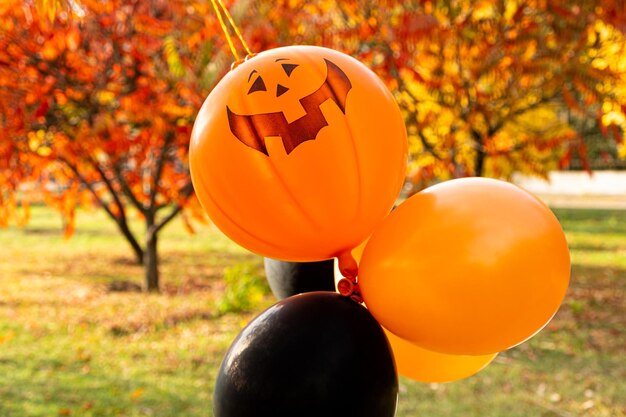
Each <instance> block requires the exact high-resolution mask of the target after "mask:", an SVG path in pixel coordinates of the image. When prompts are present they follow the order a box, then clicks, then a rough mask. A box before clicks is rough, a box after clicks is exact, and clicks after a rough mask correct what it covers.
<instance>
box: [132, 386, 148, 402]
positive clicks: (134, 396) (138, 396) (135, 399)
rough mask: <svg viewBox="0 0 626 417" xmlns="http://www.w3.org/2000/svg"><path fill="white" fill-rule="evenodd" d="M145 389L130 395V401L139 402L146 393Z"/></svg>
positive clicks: (138, 389)
mask: <svg viewBox="0 0 626 417" xmlns="http://www.w3.org/2000/svg"><path fill="white" fill-rule="evenodd" d="M144 391H145V389H143V388H137V389H136V390H134V391H133V392H131V393H130V399H131V400H133V401H137V400H138V399H139V398H140V397H141V396H142V395H143V393H144Z"/></svg>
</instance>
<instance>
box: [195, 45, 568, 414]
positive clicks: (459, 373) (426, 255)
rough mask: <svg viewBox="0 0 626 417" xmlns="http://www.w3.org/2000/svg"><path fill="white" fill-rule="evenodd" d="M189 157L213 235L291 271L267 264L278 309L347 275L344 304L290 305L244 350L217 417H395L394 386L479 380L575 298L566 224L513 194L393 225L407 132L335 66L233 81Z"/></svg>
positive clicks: (292, 60) (445, 194)
mask: <svg viewBox="0 0 626 417" xmlns="http://www.w3.org/2000/svg"><path fill="white" fill-rule="evenodd" d="M189 155H190V167H191V175H192V180H193V183H194V187H195V190H196V193H197V195H198V197H199V199H200V201H201V203H202V205H203V207H204V208H205V210H206V211H207V213H208V214H209V216H210V217H211V219H212V220H213V222H214V223H215V224H216V225H217V226H218V227H219V228H220V229H221V230H222V231H223V232H224V233H225V234H226V235H228V236H229V237H230V238H231V239H233V240H234V241H236V242H237V243H239V244H240V245H242V246H244V247H246V248H247V249H249V250H251V251H253V252H256V253H258V254H260V255H263V256H265V257H270V258H275V259H280V260H281V261H272V260H266V269H267V271H268V278H269V279H270V283H272V281H274V284H273V285H272V289H273V291H274V292H275V294H276V295H277V296H278V297H279V298H283V297H287V296H289V295H292V294H295V293H298V292H301V291H310V290H319V289H328V290H331V289H333V284H332V278H329V276H332V266H329V264H328V262H329V261H327V260H329V259H332V258H338V259H339V269H340V270H341V273H342V274H343V275H344V276H345V278H343V279H342V280H341V281H340V282H339V292H340V294H341V295H339V294H336V293H334V292H330V291H326V292H312V293H307V294H300V295H295V296H291V297H288V298H285V299H284V300H282V301H280V302H278V303H277V304H275V305H274V306H272V307H270V308H269V309H268V310H266V311H265V312H263V313H261V314H260V315H259V316H258V317H256V318H255V319H254V320H253V321H252V322H251V323H250V324H249V325H248V326H247V327H246V328H245V329H244V330H243V331H242V332H241V333H240V334H239V336H238V337H237V339H236V340H235V341H234V342H233V344H232V345H231V347H230V349H229V350H228V352H227V354H226V356H225V358H224V360H223V362H222V365H221V368H220V371H219V375H218V376H217V380H216V388H215V393H214V414H215V416H217V417H235V416H251V415H254V416H266V415H267V416H294V415H297V416H319V415H324V416H343V417H350V416H355V417H356V416H372V417H387V416H389V417H391V416H393V415H394V414H395V409H396V401H397V393H398V382H397V374H398V373H400V374H402V375H405V376H408V377H411V378H414V379H417V380H420V381H428V382H440V381H452V380H456V379H460V378H464V377H466V376H469V375H471V374H473V373H475V372H477V371H478V370H479V369H481V368H482V367H484V366H485V365H486V364H488V363H489V362H490V361H491V360H493V358H494V357H495V356H496V354H497V352H500V351H502V350H505V349H508V348H510V347H512V346H515V345H517V344H519V343H521V342H523V341H524V340H526V339H528V338H529V337H531V336H532V335H533V334H534V333H536V332H538V331H539V330H540V329H541V328H542V327H543V326H544V325H545V324H546V323H547V322H548V321H549V320H550V318H551V317H552V316H553V315H554V313H555V312H556V310H557V309H558V307H559V305H560V303H561V301H562V299H563V297H564V295H565V291H566V288H567V285H568V281H569V252H568V249H567V243H566V241H565V238H564V235H563V232H562V230H561V228H560V225H559V223H558V221H557V219H556V218H555V217H554V215H553V214H552V212H551V211H550V210H549V209H548V208H547V207H546V206H545V205H544V204H543V203H541V202H540V201H539V200H537V199H536V198H534V197H533V196H532V195H530V194H528V193H526V192H525V191H523V190H521V189H519V188H517V187H515V186H513V185H511V184H508V183H505V182H501V181H496V180H489V179H482V178H469V179H459V180H452V181H448V182H445V183H442V184H439V185H436V186H433V187H431V188H428V189H426V190H424V191H422V192H421V193H418V194H416V195H414V196H412V197H411V198H409V199H407V200H406V201H405V202H403V203H402V204H400V205H399V206H398V207H397V208H396V209H395V210H394V211H392V212H391V213H390V211H391V208H392V206H393V204H394V203H395V200H396V198H397V197H398V194H399V192H400V189H401V186H402V183H403V179H404V170H405V165H406V157H407V138H406V130H405V127H404V124H403V119H402V116H401V113H400V111H399V109H398V107H397V105H396V103H395V101H394V99H393V97H392V95H391V93H390V92H389V91H388V90H387V89H386V87H385V86H384V84H383V83H382V82H381V81H380V79H379V78H378V77H377V76H376V75H375V74H374V73H372V72H371V71H370V70H369V69H367V68H366V67H365V66H364V65H362V64H361V63H359V62H358V61H356V60H355V59H353V58H351V57H349V56H347V55H344V54H342V53H339V52H337V51H333V50H330V49H326V48H320V47H313V46H291V47H284V48H278V49H274V50H270V51H266V52H263V53H260V54H258V55H255V56H253V57H252V58H251V59H247V60H246V61H245V62H243V63H240V64H239V65H237V66H235V67H234V69H233V70H231V71H230V72H229V73H228V74H227V75H226V76H225V77H224V78H223V79H222V80H221V81H220V83H219V84H218V85H217V86H216V87H215V89H214V90H213V91H212V92H211V94H210V95H209V96H208V98H207V99H206V101H205V103H204V105H203V106H202V108H201V110H200V112H199V114H198V117H197V120H196V124H195V126H194V130H193V133H192V138H191V145H190V154H189ZM355 258H356V260H355ZM284 261H289V262H292V263H291V264H287V263H284ZM357 261H358V262H357ZM281 262H282V263H281ZM293 262H298V263H293ZM299 262H315V263H313V264H311V263H308V264H299ZM298 265H300V266H298ZM303 265H307V266H306V267H303ZM272 276H278V277H282V278H279V279H273V278H272ZM285 277H287V278H285ZM281 280H282V281H281ZM355 301H356V302H355ZM363 301H364V304H365V305H366V308H365V307H364V306H362V305H360V303H361V302H363ZM381 326H382V327H381ZM396 366H397V368H396Z"/></svg>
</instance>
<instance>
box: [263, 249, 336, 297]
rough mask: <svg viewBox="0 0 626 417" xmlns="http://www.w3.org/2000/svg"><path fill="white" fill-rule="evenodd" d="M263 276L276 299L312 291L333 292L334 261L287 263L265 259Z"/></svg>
mask: <svg viewBox="0 0 626 417" xmlns="http://www.w3.org/2000/svg"><path fill="white" fill-rule="evenodd" d="M264 263H265V276H266V277H267V281H268V282H269V284H270V288H271V289H272V293H273V294H274V296H275V297H276V298H278V299H279V300H282V299H283V298H287V297H291V296H292V295H296V294H301V293H303V292H312V291H335V277H334V265H335V261H334V259H327V260H325V261H318V262H288V261H280V260H276V259H270V258H265V259H264Z"/></svg>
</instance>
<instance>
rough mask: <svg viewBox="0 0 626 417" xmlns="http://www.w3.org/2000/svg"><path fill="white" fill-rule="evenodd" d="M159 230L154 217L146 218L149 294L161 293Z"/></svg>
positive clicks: (146, 281)
mask: <svg viewBox="0 0 626 417" xmlns="http://www.w3.org/2000/svg"><path fill="white" fill-rule="evenodd" d="M157 243H158V230H157V227H156V226H155V224H154V215H150V214H148V215H147V216H146V250H145V252H144V263H143V265H144V270H145V281H144V287H145V290H146V291H148V292H158V291H159V252H158V248H157V246H158V245H157Z"/></svg>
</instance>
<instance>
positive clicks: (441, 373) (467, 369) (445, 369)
mask: <svg viewBox="0 0 626 417" xmlns="http://www.w3.org/2000/svg"><path fill="white" fill-rule="evenodd" d="M366 244H367V241H365V242H362V243H361V244H360V245H359V246H357V247H356V248H354V249H352V251H351V254H352V256H353V257H354V259H355V260H356V261H357V262H358V263H360V262H361V258H362V255H363V250H364V249H365V246H366ZM335 266H336V268H335V282H336V283H337V282H338V281H339V280H340V279H342V278H343V276H342V275H341V272H340V271H339V268H338V267H337V265H335ZM384 330H385V334H386V335H387V339H388V340H389V345H390V346H391V350H392V352H393V356H394V358H395V361H396V370H397V372H398V374H399V375H402V376H405V377H407V378H410V379H413V380H415V381H419V382H453V381H458V380H460V379H464V378H467V377H469V376H472V375H474V374H475V373H477V372H479V371H480V370H482V369H483V368H484V367H486V366H487V365H489V363H491V362H492V361H493V360H494V359H495V357H496V356H497V355H498V354H497V353H492V354H489V355H480V356H468V355H448V354H445V353H439V352H433V351H431V350H426V349H424V348H421V347H419V346H417V345H415V344H413V343H411V342H409V341H407V340H404V339H401V338H399V337H398V336H396V335H395V334H393V333H391V332H390V331H389V330H387V329H384Z"/></svg>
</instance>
